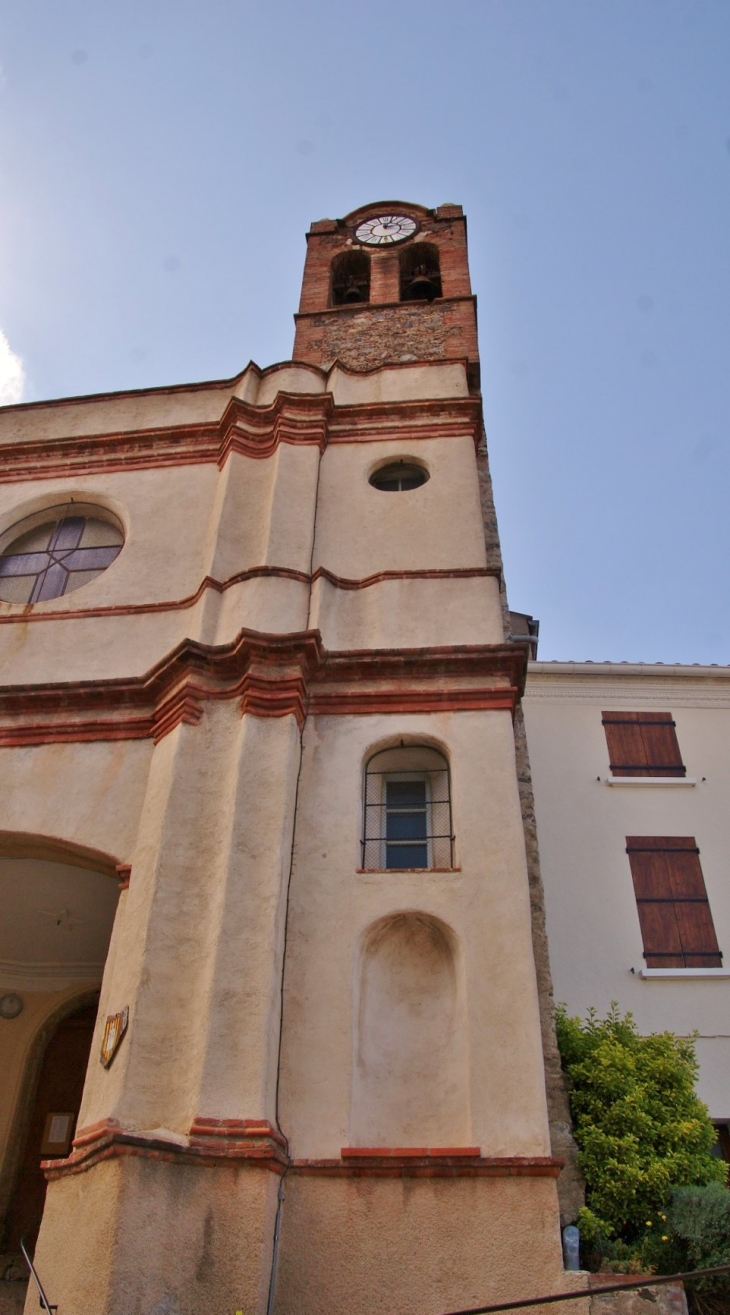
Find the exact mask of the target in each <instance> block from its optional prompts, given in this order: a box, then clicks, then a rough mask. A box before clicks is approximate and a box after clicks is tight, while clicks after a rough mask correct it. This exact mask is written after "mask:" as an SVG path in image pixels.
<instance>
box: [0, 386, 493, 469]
mask: <svg viewBox="0 0 730 1315" xmlns="http://www.w3.org/2000/svg"><path fill="white" fill-rule="evenodd" d="M478 432H479V403H478V400H477V399H476V398H471V397H454V398H446V399H443V398H433V399H429V400H425V401H410V402H408V401H406V402H400V403H399V404H398V420H397V422H394V419H393V404H392V403H383V402H365V403H361V404H358V405H345V406H335V403H334V399H333V396H332V394H331V393H286V392H280V393H277V395H276V398H275V400H274V401H273V402H272V403H271V404H270V405H268V406H257V405H255V404H253V403H251V402H244V401H243V400H242V399H241V398H240V397H232V398H231V399H230V400H229V402H228V403H227V405H226V407H225V410H224V412H223V415H222V417H221V419H220V420H218V421H214V422H210V423H202V424H193V425H183V424H176V425H169V426H159V425H158V426H155V427H154V428H152V429H139V430H123V431H111V432H103V431H102V432H99V433H95V434H88V435H84V436H83V437H78V436H76V437H68V438H51V439H38V440H34V441H32V442H16V443H3V444H1V445H0V455H1V457H2V463H1V465H2V476H1V477H0V482H2V483H6V484H7V483H20V482H27V481H28V479H29V478H31V477H32V478H33V479H36V480H38V479H57V478H67V477H69V476H75V475H94V474H102V473H108V472H112V471H118V470H123V471H129V470H147V469H150V468H153V467H167V466H183V465H196V464H200V463H216V464H217V465H218V467H219V468H222V467H223V466H224V465H225V463H226V461H227V460H228V458H229V457H230V455H231V453H232V452H238V453H241V454H242V455H244V456H247V457H252V458H254V459H262V458H265V457H270V456H272V455H273V453H274V452H275V451H276V449H277V448H278V446H279V444H280V443H289V444H294V445H295V446H314V447H317V448H318V449H319V451H320V452H322V451H324V449H325V447H326V446H327V444H328V443H330V442H337V443H345V442H349V443H357V442H372V441H374V439H377V438H386V437H387V438H388V439H389V440H391V441H392V440H393V439H395V438H397V439H398V440H400V441H402V442H412V441H417V440H419V439H421V438H434V437H439V438H451V437H453V438H463V437H465V436H468V437H472V438H473V439H474V441H475V442H476V441H477V438H478Z"/></svg>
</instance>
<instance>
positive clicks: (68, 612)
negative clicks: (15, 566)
mask: <svg viewBox="0 0 730 1315" xmlns="http://www.w3.org/2000/svg"><path fill="white" fill-rule="evenodd" d="M499 575H500V571H499V570H498V569H497V568H496V567H494V566H473V567H472V566H466V567H452V568H450V569H449V568H446V569H443V570H437V569H433V570H422V571H377V572H376V573H375V574H374V575H366V576H364V577H363V578H362V579H360V580H352V579H348V578H347V577H346V576H342V575H335V574H334V572H333V571H328V570H327V569H326V567H324V566H318V567H317V569H316V571H314V572H313V573H312V574H311V575H309V574H307V572H306V571H296V570H293V569H292V568H291V567H288V566H252V567H250V568H249V569H248V570H246V571H238V572H237V573H236V574H235V575H231V576H229V577H228V579H227V580H215V579H214V578H213V576H212V575H206V576H205V577H204V579H203V580H202V582H201V583H200V584H199V585H198V588H197V589H196V590H195V592H194V593H192V594H188V595H187V596H186V597H185V598H172V599H164V600H162V601H160V602H157V603H116V604H114V603H112V604H109V605H108V606H106V607H81V608H74V609H72V608H68V609H65V608H64V610H63V611H53V612H44V611H33V612H31V611H28V608H27V605H25V604H23V605H22V608H21V605H20V604H17V605H15V606H17V608H18V610H17V611H14V612H8V613H6V614H5V615H0V625H28V624H29V623H30V622H36V621H76V620H78V619H79V618H82V617H83V618H89V617H97V616H140V615H142V614H144V613H147V612H179V611H184V610H186V609H187V608H190V607H194V606H195V604H196V603H199V602H200V599H201V598H202V597H203V595H204V593H205V592H206V590H208V589H210V590H212V591H213V592H215V593H219V594H222V593H225V591H226V590H227V589H232V588H233V587H234V585H237V584H244V583H245V582H246V581H248V580H258V579H275V580H292V581H294V582H295V583H296V584H303V585H307V586H310V585H314V584H316V583H317V581H318V580H326V581H327V583H328V584H331V585H332V586H333V587H334V588H335V589H344V590H359V589H370V588H372V586H373V585H378V584H384V583H386V582H387V581H390V580H394V581H395V580H472V579H476V580H478V579H484V578H486V577H488V576H492V577H497V578H499Z"/></svg>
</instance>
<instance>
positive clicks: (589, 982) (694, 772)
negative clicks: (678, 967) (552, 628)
mask: <svg viewBox="0 0 730 1315" xmlns="http://www.w3.org/2000/svg"><path fill="white" fill-rule="evenodd" d="M552 666H553V664H547V663H546V664H540V663H537V664H534V665H533V667H532V668H531V672H530V675H529V676H528V683H527V695H526V698H525V701H524V707H525V722H526V726H527V737H528V744H529V750H530V761H531V764H532V775H533V785H534V791H535V803H536V809H537V824H538V836H539V842H540V858H541V865H542V875H543V881H544V884H545V897H546V911H547V929H548V937H549V941H550V961H551V965H552V971H553V979H554V983H555V996H556V999H557V1000H561V1001H565V1002H566V1003H567V1004H568V1007H569V1008H570V1010H571V1012H575V1013H581V1014H583V1013H584V1012H585V1010H586V1009H588V1008H589V1007H590V1006H595V1007H596V1008H597V1009H598V1010H599V1011H600V1012H604V1011H605V1010H606V1009H607V1008H608V1006H609V1004H610V1002H611V1001H612V1000H617V1001H618V1002H619V1004H620V1006H621V1008H622V1009H630V1010H631V1011H632V1012H633V1013H634V1016H635V1018H636V1021H637V1024H638V1026H639V1028H640V1029H641V1031H642V1032H652V1031H663V1030H665V1029H667V1030H669V1031H672V1032H677V1033H680V1034H682V1035H688V1034H689V1033H691V1032H692V1031H693V1030H694V1029H697V1030H698V1031H699V1032H700V1034H701V1035H702V1037H704V1038H705V1039H704V1040H702V1041H701V1042H700V1043H699V1044H698V1051H697V1053H698V1056H699V1058H700V1061H701V1065H702V1071H701V1078H700V1085H699V1090H700V1093H701V1095H702V1096H703V1099H705V1100H706V1101H707V1102H708V1104H709V1106H710V1112H711V1113H712V1114H713V1115H715V1117H717V1118H722V1117H727V1115H728V1114H729V1113H730V1100H729V1099H728V1092H729V1091H730V1025H729V1023H728V1018H729V1017H730V979H716V980H708V979H701V978H693V977H692V976H691V975H690V973H688V974H687V976H686V977H685V978H684V979H675V978H670V979H651V980H644V979H642V978H641V977H640V976H639V973H640V970H641V969H642V967H643V966H644V959H643V957H642V949H643V946H642V940H641V932H640V928H639V918H638V913H637V909H636V900H635V897H634V889H633V884H632V880H631V870H630V867H629V861H628V856H627V854H626V852H625V850H626V836H628V835H654V836H660V835H691V836H694V837H695V838H696V840H697V843H698V846H699V849H700V863H701V865H702V872H703V875H704V878H705V885H706V888H707V895H708V899H709V903H710V908H711V911H712V916H713V920H714V923H715V929H716V932H717V937H718V942H719V945H720V949H721V950H722V951H724V954H725V963H726V964H728V963H730V960H728V956H729V955H730V883H728V880H727V854H728V848H729V847H730V828H729V824H728V811H727V800H728V797H729V795H730V680H728V678H727V670H726V669H725V670H724V671H722V670H718V669H717V668H715V669H712V668H706V669H702V668H699V669H697V668H684V670H683V673H682V674H680V675H674V676H673V675H672V674H671V673H669V674H667V675H665V674H664V673H663V672H662V669H661V668H657V667H646V668H645V669H644V670H643V672H642V671H641V670H639V671H637V672H635V673H634V674H627V675H622V673H621V669H620V668H618V669H616V668H612V667H610V666H609V665H608V664H605V665H602V666H600V667H597V668H596V669H595V670H594V671H593V672H591V671H590V669H588V670H586V669H585V668H579V669H578V670H576V669H575V667H574V668H573V670H571V669H569V668H566V670H564V671H557V672H556V671H555V670H554V669H553V670H551V667H552ZM604 709H616V710H627V711H631V710H638V711H661V712H664V711H669V712H671V713H672V716H673V717H674V720H675V721H676V725H677V737H678V740H679V746H680V749H681V752H682V758H683V761H684V764H685V766H686V768H687V776H688V777H694V778H696V780H697V785H696V786H694V787H692V786H679V787H677V786H672V785H667V786H659V787H646V786H641V785H633V786H620V787H612V786H608V785H607V784H606V783H605V781H606V777H607V776H608V774H609V772H608V750H607V746H606V738H605V732H604V729H603V726H602V724H601V712H602V711H603V710H604ZM703 778H705V779H703ZM632 968H633V969H634V970H635V971H634V972H633V973H632V971H631V969H632Z"/></svg>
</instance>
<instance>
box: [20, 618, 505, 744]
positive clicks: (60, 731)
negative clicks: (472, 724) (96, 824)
mask: <svg viewBox="0 0 730 1315" xmlns="http://www.w3.org/2000/svg"><path fill="white" fill-rule="evenodd" d="M524 669H525V653H524V651H523V649H521V648H517V647H515V646H512V645H508V644H499V645H491V646H481V645H478V646H477V645H475V646H466V645H464V646H452V647H444V648H430V649H401V650H393V649H384V650H379V649H363V650H355V651H351V652H336V653H328V652H326V650H325V649H324V646H323V644H322V639H321V635H320V633H319V631H317V630H310V631H301V632H299V633H295V634H290V635H266V634H262V633H260V632H258V631H247V630H242V631H241V632H240V634H239V635H238V638H237V639H236V640H234V641H233V642H232V643H230V644H223V645H218V646H211V645H205V644H200V643H197V642H196V641H194V640H185V641H183V643H182V644H180V645H178V647H177V648H176V649H174V650H173V651H172V653H170V654H169V655H168V656H167V657H165V658H164V659H163V660H162V661H161V662H159V663H157V665H156V666H154V667H153V668H152V669H151V670H150V671H149V672H147V674H146V675H144V676H139V677H130V678H127V679H113V680H99V681H70V682H66V683H58V684H38V685H18V686H5V687H0V746H2V747H9V746H12V745H24V744H53V743H63V742H68V741H84V740H118V739H149V738H152V739H153V740H154V741H155V742H157V741H159V740H160V739H162V738H163V737H164V736H165V735H167V734H169V732H170V731H172V730H174V729H175V727H176V726H179V725H180V724H181V723H184V724H187V725H192V726H194V725H197V724H198V723H199V722H200V720H201V718H202V717H203V715H204V708H205V704H206V703H207V702H208V701H209V700H216V699H234V698H239V699H240V701H241V713H242V715H244V714H246V713H249V714H252V715H253V716H258V717H285V716H289V715H292V716H294V717H295V718H296V720H297V722H298V724H299V726H300V727H301V726H302V725H303V723H304V719H305V717H306V715H307V712H308V711H309V712H312V713H314V714H318V715H325V714H327V715H330V714H332V715H367V714H371V713H377V712H390V713H401V714H404V713H418V712H433V711H454V712H458V711H475V710H482V709H493V710H507V709H509V710H510V711H512V712H514V708H515V705H516V701H517V698H518V697H519V693H520V690H521V688H522V683H523V680H524Z"/></svg>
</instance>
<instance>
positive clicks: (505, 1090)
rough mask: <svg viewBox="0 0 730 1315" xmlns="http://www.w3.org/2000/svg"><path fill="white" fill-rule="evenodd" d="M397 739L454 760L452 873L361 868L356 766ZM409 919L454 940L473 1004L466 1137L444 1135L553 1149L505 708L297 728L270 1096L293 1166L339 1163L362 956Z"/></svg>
mask: <svg viewBox="0 0 730 1315" xmlns="http://www.w3.org/2000/svg"><path fill="white" fill-rule="evenodd" d="M401 738H405V741H406V743H410V742H413V741H415V742H420V741H423V740H425V741H426V742H427V743H436V744H437V746H439V747H441V748H442V749H443V750H444V751H445V753H446V754H447V755H448V757H449V759H450V763H451V772H452V796H453V809H454V830H455V835H456V854H457V859H456V862H457V869H456V870H455V871H453V872H392V871H391V872H382V873H377V872H358V870H357V869H358V868H359V867H360V862H361V859H360V836H361V826H362V786H363V775H362V774H363V769H364V763H365V760H366V759H367V758H368V757H369V756H370V753H371V752H372V751H373V750H374V749H376V748H378V747H383V746H384V745H385V744H387V743H393V742H395V743H398V742H399V741H400V739H401ZM404 912H406V913H418V914H420V915H423V916H424V917H425V918H427V919H431V920H433V921H435V922H436V923H438V924H439V925H442V926H443V927H445V928H447V929H449V934H450V935H451V936H452V937H453V943H454V946H455V947H456V948H455V962H456V964H457V973H458V974H461V985H460V986H459V991H460V992H462V991H463V998H464V999H465V1000H466V1002H467V1003H466V1012H465V1018H464V1024H463V1026H464V1036H463V1038H461V1039H460V1040H459V1041H458V1044H457V1046H456V1051H455V1055H456V1063H457V1065H458V1082H459V1086H460V1090H461V1091H462V1092H463V1093H464V1100H465V1102H466V1107H467V1108H468V1111H469V1117H468V1120H467V1121H466V1123H467V1125H468V1126H465V1121H464V1120H461V1119H460V1120H459V1126H458V1127H454V1129H453V1138H454V1141H455V1142H457V1143H459V1144H464V1143H463V1141H462V1138H463V1137H465V1136H466V1137H467V1142H466V1144H468V1145H478V1146H480V1147H481V1149H482V1154H484V1155H544V1154H549V1149H548V1147H549V1143H548V1131H547V1117H546V1110H545V1087H544V1074H543V1066H542V1049H541V1042H540V1026H539V1017H538V1005H537V990H536V985H535V972H534V964H533V959H532V945H531V934H530V909H529V897H528V887H527V876H526V868H525V855H524V836H523V831H522V820H521V815H520V808H519V798H518V793H517V782H516V777H515V770H514V740H513V736H512V727H511V721H510V716H509V713H506V712H505V713H502V712H480V713H441V714H431V715H428V716H425V715H423V716H416V715H404V716H390V715H389V716H368V717H344V716H342V717H321V718H316V719H311V720H310V721H309V722H308V724H307V727H306V730H305V736H304V757H303V766H302V777H301V788H300V803H299V808H298V814H297V830H296V844H295V862H294V870H293V876H292V887H291V897H290V919H289V938H288V943H287V959H286V977H285V1000H284V1022H283V1029H284V1031H283V1044H282V1077H281V1095H280V1104H281V1126H282V1129H283V1131H284V1132H285V1133H286V1135H287V1137H288V1138H289V1140H290V1144H291V1146H292V1149H293V1153H294V1154H295V1155H297V1156H306V1157H322V1156H333V1155H334V1156H337V1155H339V1152H340V1148H341V1147H342V1146H347V1145H351V1144H353V1141H352V1138H353V1129H352V1126H351V1095H352V1084H353V1063H354V1056H355V1047H356V1037H357V1013H356V1004H355V1002H356V998H357V992H358V989H359V987H358V983H359V979H360V971H361V954H362V945H363V942H364V939H365V938H366V937H367V935H368V934H369V931H370V929H371V928H372V927H373V926H374V924H376V923H377V922H379V921H380V920H382V919H383V918H387V917H390V916H398V915H400V914H402V913H404ZM412 1131H413V1133H414V1135H415V1127H414V1128H413V1129H412ZM442 1131H443V1133H444V1136H445V1135H446V1128H443V1129H442ZM416 1144H423V1143H422V1142H416ZM447 1144H454V1142H453V1141H450V1140H447Z"/></svg>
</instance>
